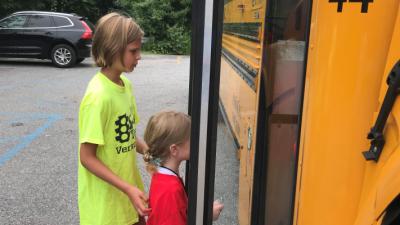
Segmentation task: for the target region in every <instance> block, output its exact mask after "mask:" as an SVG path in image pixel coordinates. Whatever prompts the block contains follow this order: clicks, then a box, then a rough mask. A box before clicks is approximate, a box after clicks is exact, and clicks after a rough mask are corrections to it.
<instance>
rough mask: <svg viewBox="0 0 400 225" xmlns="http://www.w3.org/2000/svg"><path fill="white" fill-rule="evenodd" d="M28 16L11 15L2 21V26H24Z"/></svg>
mask: <svg viewBox="0 0 400 225" xmlns="http://www.w3.org/2000/svg"><path fill="white" fill-rule="evenodd" d="M26 19H27V16H24V15H19V16H11V17H8V18H6V19H4V20H1V21H0V28H22V27H23V26H24V24H25V21H26Z"/></svg>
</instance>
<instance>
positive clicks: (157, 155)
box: [143, 111, 223, 225]
mask: <svg viewBox="0 0 400 225" xmlns="http://www.w3.org/2000/svg"><path fill="white" fill-rule="evenodd" d="M190 127H191V121H190V118H189V116H187V115H186V114H184V113H180V112H174V111H169V112H160V113H157V114H156V115H154V116H152V117H151V118H150V120H149V122H148V124H147V127H146V131H145V135H144V140H145V141H146V143H147V144H148V147H149V148H148V149H147V150H146V152H145V154H144V156H143V158H144V161H145V162H146V163H147V170H148V171H149V172H150V173H152V179H151V185H150V197H149V198H150V203H149V204H150V208H151V209H152V211H151V213H150V214H149V218H148V221H147V225H160V224H163V225H186V223H187V205H188V199H187V195H186V193H185V189H184V184H183V181H182V179H181V178H180V177H179V165H180V163H181V162H182V161H184V160H189V156H190ZM222 208H223V205H222V204H220V203H219V202H214V208H213V219H214V220H216V219H217V218H218V216H219V214H220V212H221V210H222Z"/></svg>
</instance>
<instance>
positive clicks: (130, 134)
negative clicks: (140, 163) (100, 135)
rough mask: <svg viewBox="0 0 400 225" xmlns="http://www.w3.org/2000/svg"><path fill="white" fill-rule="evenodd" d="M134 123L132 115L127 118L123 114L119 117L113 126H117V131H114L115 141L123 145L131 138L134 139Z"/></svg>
mask: <svg viewBox="0 0 400 225" xmlns="http://www.w3.org/2000/svg"><path fill="white" fill-rule="evenodd" d="M134 123H135V118H134V117H133V116H132V115H131V116H127V115H126V114H124V115H122V116H119V117H118V120H117V121H115V125H117V129H115V132H116V133H117V136H115V140H116V141H118V142H120V143H125V142H128V141H129V140H130V139H131V138H132V139H134V138H135V135H136V130H135V129H134V128H133V124H134Z"/></svg>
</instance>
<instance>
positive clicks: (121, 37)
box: [92, 12, 144, 67]
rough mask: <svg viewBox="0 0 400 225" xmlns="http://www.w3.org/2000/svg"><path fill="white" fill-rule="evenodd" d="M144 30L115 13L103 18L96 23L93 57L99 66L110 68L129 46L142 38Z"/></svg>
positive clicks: (130, 20) (121, 59)
mask: <svg viewBox="0 0 400 225" xmlns="http://www.w3.org/2000/svg"><path fill="white" fill-rule="evenodd" d="M143 35H144V32H143V30H142V29H141V28H140V26H139V25H138V24H136V22H135V21H134V20H133V19H132V18H131V17H128V16H124V15H121V14H119V13H116V12H113V13H109V14H107V15H105V16H103V17H101V18H100V19H99V20H98V21H97V23H96V29H95V32H94V36H93V45H92V55H93V59H94V61H95V63H96V65H97V66H99V67H109V66H111V65H112V64H113V63H114V62H115V60H117V59H119V60H120V62H121V65H123V66H124V63H123V56H124V51H125V48H126V46H127V45H128V44H130V43H132V42H134V41H136V40H137V39H138V38H142V37H143Z"/></svg>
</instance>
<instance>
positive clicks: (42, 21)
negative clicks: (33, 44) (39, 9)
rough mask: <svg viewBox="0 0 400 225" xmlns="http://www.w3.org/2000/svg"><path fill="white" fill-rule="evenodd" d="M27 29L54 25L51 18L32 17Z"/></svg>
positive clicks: (42, 16)
mask: <svg viewBox="0 0 400 225" xmlns="http://www.w3.org/2000/svg"><path fill="white" fill-rule="evenodd" d="M25 27H52V25H51V21H50V17H49V16H46V15H31V16H29V21H28V23H27V24H26V25H25Z"/></svg>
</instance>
